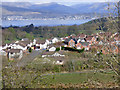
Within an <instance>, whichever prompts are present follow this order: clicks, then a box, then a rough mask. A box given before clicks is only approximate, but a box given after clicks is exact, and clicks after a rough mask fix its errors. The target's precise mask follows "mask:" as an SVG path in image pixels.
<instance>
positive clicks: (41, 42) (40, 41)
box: [36, 39, 46, 44]
mask: <svg viewBox="0 0 120 90" xmlns="http://www.w3.org/2000/svg"><path fill="white" fill-rule="evenodd" d="M45 42H46V41H45V40H40V39H39V40H37V42H36V43H37V44H45Z"/></svg>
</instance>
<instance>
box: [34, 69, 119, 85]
mask: <svg viewBox="0 0 120 90" xmlns="http://www.w3.org/2000/svg"><path fill="white" fill-rule="evenodd" d="M114 75H115V74H114V72H112V71H108V72H106V73H101V72H96V73H93V72H88V73H87V72H86V73H79V72H73V73H57V74H54V75H52V74H48V75H44V76H42V78H43V79H41V78H37V79H36V82H39V81H42V82H39V83H40V84H41V85H42V86H44V87H51V86H55V87H59V85H60V84H61V85H63V87H65V86H64V85H67V86H68V85H79V84H80V85H81V84H85V83H87V84H88V85H93V84H94V87H99V86H100V85H101V86H103V87H110V86H112V87H114V85H113V84H115V83H116V79H115V78H114ZM108 83H111V85H110V84H109V86H104V85H107V84H108ZM97 84H99V85H97ZM102 84H103V85H102ZM67 86H66V87H67ZM116 86H117V85H116ZM84 87H90V86H84Z"/></svg>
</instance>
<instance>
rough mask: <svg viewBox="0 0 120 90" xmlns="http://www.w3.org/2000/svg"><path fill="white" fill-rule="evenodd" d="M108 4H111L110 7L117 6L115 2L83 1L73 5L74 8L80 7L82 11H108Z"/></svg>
mask: <svg viewBox="0 0 120 90" xmlns="http://www.w3.org/2000/svg"><path fill="white" fill-rule="evenodd" d="M108 4H110V6H109V7H110V8H112V9H114V8H115V3H113V2H110V3H107V2H104V3H83V4H77V5H73V6H71V7H72V8H74V9H78V10H79V12H81V13H107V12H108Z"/></svg>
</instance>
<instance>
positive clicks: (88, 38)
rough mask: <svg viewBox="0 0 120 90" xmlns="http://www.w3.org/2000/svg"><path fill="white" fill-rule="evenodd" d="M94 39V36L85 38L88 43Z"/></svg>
mask: <svg viewBox="0 0 120 90" xmlns="http://www.w3.org/2000/svg"><path fill="white" fill-rule="evenodd" d="M92 38H93V36H87V38H85V39H86V41H88V40H91V39H92Z"/></svg>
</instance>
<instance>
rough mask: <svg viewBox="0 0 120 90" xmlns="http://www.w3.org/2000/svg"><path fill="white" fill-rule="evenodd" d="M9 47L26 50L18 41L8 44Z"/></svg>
mask: <svg viewBox="0 0 120 90" xmlns="http://www.w3.org/2000/svg"><path fill="white" fill-rule="evenodd" d="M9 46H10V47H11V49H21V50H23V51H25V50H27V46H25V45H23V44H20V43H13V44H10V45H9Z"/></svg>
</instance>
